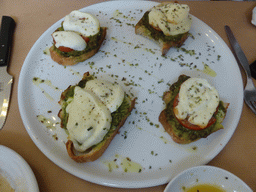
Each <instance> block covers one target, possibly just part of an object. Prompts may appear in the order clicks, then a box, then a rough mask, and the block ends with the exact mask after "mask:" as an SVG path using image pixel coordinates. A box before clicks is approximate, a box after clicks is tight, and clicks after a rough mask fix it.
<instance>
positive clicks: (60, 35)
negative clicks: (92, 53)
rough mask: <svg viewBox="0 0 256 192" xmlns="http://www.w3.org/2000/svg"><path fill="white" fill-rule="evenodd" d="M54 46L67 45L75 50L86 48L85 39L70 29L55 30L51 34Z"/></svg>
mask: <svg viewBox="0 0 256 192" xmlns="http://www.w3.org/2000/svg"><path fill="white" fill-rule="evenodd" d="M52 38H53V39H54V41H55V46H56V47H57V48H59V47H60V46H63V47H68V48H71V49H73V50H76V51H83V50H84V49H85V48H86V42H85V40H84V39H83V38H82V37H81V36H80V35H79V34H77V33H75V32H71V31H56V32H54V33H53V34H52Z"/></svg>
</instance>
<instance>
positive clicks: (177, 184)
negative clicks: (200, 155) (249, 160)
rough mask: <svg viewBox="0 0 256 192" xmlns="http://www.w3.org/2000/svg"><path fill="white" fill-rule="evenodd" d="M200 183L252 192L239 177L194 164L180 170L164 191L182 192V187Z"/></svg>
mask: <svg viewBox="0 0 256 192" xmlns="http://www.w3.org/2000/svg"><path fill="white" fill-rule="evenodd" d="M201 184H208V185H214V186H219V187H220V188H222V189H223V190H225V191H226V192H237V191H243V192H252V190H251V189H250V188H249V187H248V186H247V185H246V184H245V183H244V182H243V181H242V180H241V179H240V178H238V177H237V176H235V175H234V174H232V173H230V172H228V171H226V170H224V169H221V168H217V167H213V166H196V167H192V168H189V169H187V170H185V171H183V172H181V173H180V174H178V175H177V176H176V177H175V178H173V180H172V181H171V182H170V183H169V184H168V185H167V186H166V188H165V190H164V192H172V191H175V192H184V189H188V188H190V187H193V186H196V185H201Z"/></svg>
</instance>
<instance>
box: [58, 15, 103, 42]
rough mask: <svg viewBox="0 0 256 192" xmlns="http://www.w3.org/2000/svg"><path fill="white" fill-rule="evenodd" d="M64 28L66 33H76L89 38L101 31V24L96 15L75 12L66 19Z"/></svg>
mask: <svg viewBox="0 0 256 192" xmlns="http://www.w3.org/2000/svg"><path fill="white" fill-rule="evenodd" d="M63 28H64V30H65V31H76V32H78V33H81V34H82V35H83V36H85V37H88V36H92V35H95V34H97V33H98V32H99V31H100V23H99V20H98V19H97V18H96V17H95V16H94V15H92V14H90V13H84V12H80V11H77V10H75V11H72V12H71V13H70V14H69V15H67V16H66V17H65V19H64V22H63Z"/></svg>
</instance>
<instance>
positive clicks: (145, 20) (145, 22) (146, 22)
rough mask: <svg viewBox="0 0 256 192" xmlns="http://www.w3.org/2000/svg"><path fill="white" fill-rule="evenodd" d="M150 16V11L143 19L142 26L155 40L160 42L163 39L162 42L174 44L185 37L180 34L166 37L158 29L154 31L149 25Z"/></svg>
mask: <svg viewBox="0 0 256 192" xmlns="http://www.w3.org/2000/svg"><path fill="white" fill-rule="evenodd" d="M148 14H149V11H147V12H146V13H145V14H144V16H143V17H142V19H141V21H140V22H141V24H143V25H144V26H145V27H146V28H147V30H148V33H150V36H151V37H152V38H153V39H155V40H159V39H161V40H162V41H164V42H166V41H172V42H176V41H180V40H181V38H182V37H183V35H184V34H185V33H183V34H178V35H174V36H166V35H164V33H163V32H162V31H158V30H156V29H154V28H153V27H152V26H151V25H150V24H149V18H148Z"/></svg>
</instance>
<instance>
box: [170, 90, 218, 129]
mask: <svg viewBox="0 0 256 192" xmlns="http://www.w3.org/2000/svg"><path fill="white" fill-rule="evenodd" d="M178 103H179V94H177V96H176V97H175V99H174V102H173V110H174V115H175V109H174V108H175V107H176V106H177V105H178ZM217 111H218V108H217V110H216V112H217ZM175 117H176V115H175ZM188 118H189V117H187V118H186V119H183V120H181V119H178V118H177V117H176V119H177V120H178V121H179V123H180V124H181V125H182V126H184V127H186V128H188V129H191V130H196V131H197V130H203V129H206V128H207V127H209V126H211V125H212V124H213V123H215V122H216V118H215V117H214V116H212V118H211V119H210V120H209V122H208V124H207V126H206V127H204V128H201V127H200V126H198V125H194V124H192V123H190V122H189V121H188Z"/></svg>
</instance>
